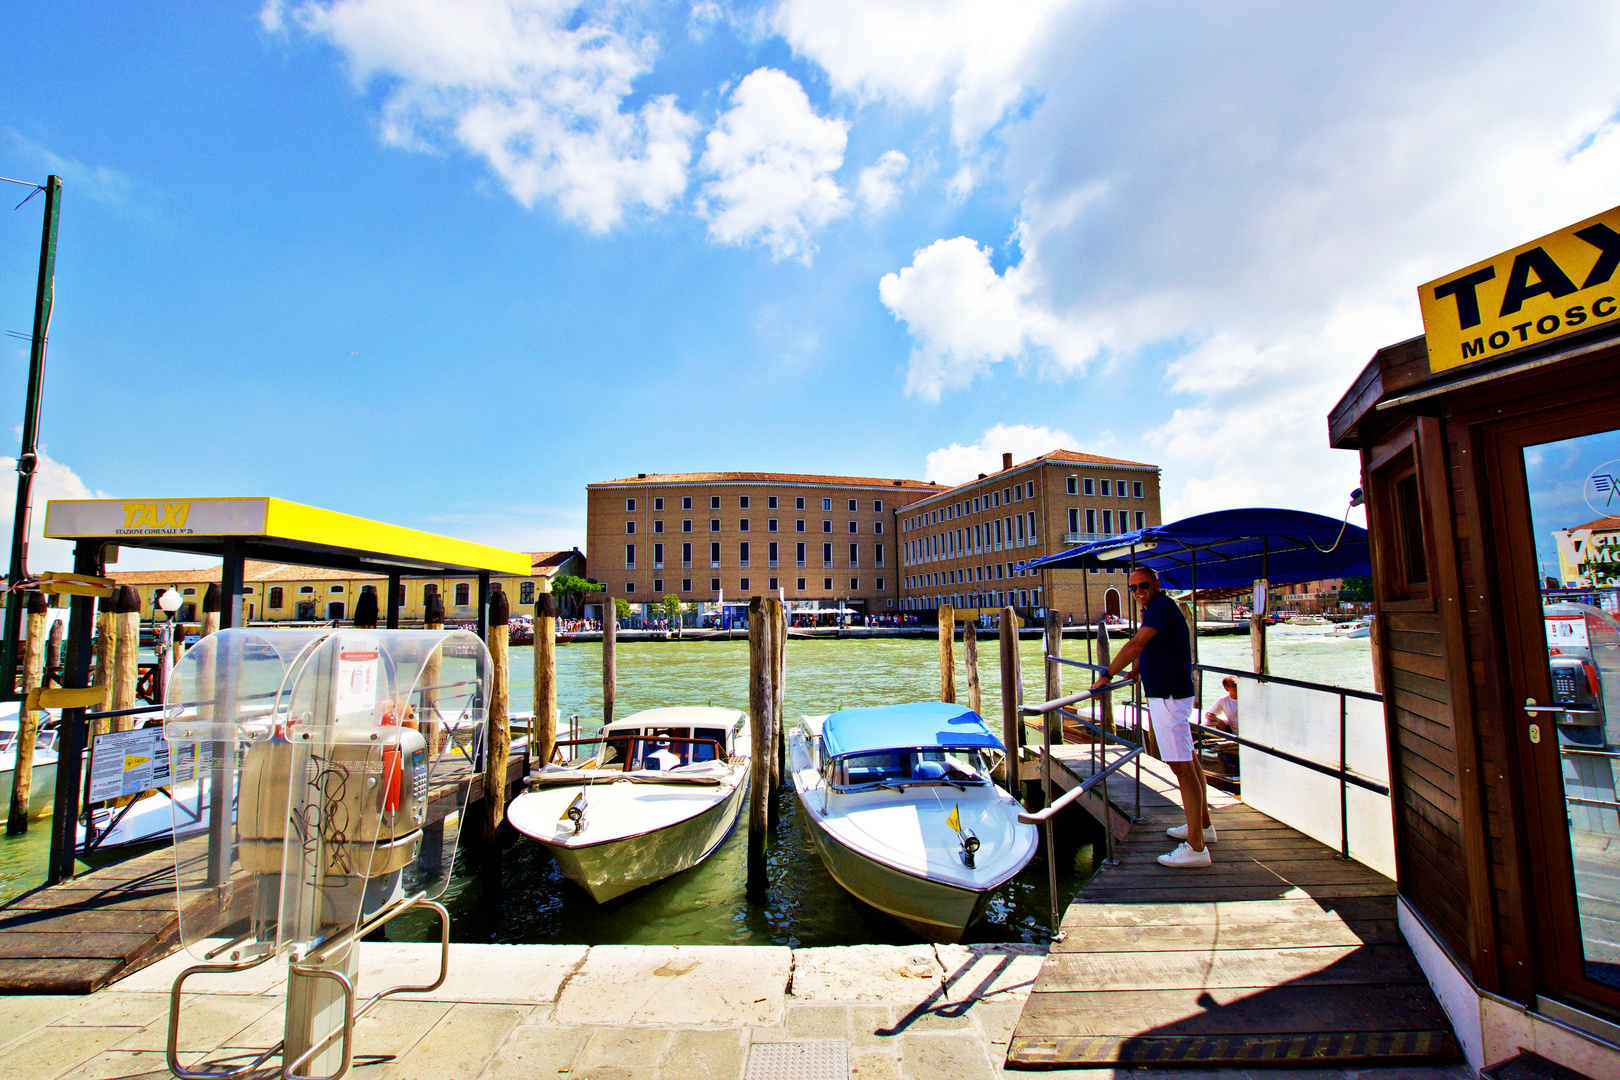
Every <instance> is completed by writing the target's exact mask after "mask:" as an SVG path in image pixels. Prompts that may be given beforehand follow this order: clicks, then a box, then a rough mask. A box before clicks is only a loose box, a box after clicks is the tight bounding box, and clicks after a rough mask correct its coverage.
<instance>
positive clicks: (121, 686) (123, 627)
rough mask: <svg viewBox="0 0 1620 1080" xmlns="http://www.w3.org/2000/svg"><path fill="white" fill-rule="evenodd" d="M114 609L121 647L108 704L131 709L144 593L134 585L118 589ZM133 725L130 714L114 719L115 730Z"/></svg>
mask: <svg viewBox="0 0 1620 1080" xmlns="http://www.w3.org/2000/svg"><path fill="white" fill-rule="evenodd" d="M113 611H114V618H116V619H117V620H118V646H117V649H116V650H115V652H114V653H113V680H112V696H111V700H110V701H109V702H108V703H107V709H108V711H109V712H116V711H118V710H119V709H128V708H131V707H133V706H134V704H135V682H136V680H137V679H138V678H139V677H140V647H141V594H140V593H138V592H136V591H135V586H133V585H125V586H122V587H121V588H120V589H119V590H118V603H117V605H116V606H115V607H114V608H113ZM134 726H135V725H134V722H133V721H132V719H131V718H130V717H128V716H115V717H113V718H112V730H113V731H128V730H129V729H130V728H132V727H134Z"/></svg>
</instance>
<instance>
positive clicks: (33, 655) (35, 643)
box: [6, 592, 49, 836]
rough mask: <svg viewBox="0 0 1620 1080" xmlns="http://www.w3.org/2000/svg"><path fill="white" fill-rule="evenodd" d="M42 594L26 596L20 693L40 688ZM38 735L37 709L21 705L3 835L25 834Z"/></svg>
mask: <svg viewBox="0 0 1620 1080" xmlns="http://www.w3.org/2000/svg"><path fill="white" fill-rule="evenodd" d="M48 612H49V608H47V607H46V606H45V594H44V593H38V592H30V593H29V594H28V647H27V649H26V650H25V651H24V653H23V683H22V693H23V697H24V698H25V699H26V698H27V697H28V691H30V690H33V689H34V688H35V687H38V686H43V685H44V683H43V682H42V681H41V677H42V675H43V673H44V668H45V616H46V614H47V613H48ZM38 734H39V710H38V709H30V708H28V707H27V704H26V702H25V704H24V705H23V708H22V711H21V712H19V713H18V714H17V742H16V762H15V766H16V767H15V768H14V769H13V770H12V773H11V812H10V814H9V815H8V816H7V818H6V835H7V836H14V835H16V834H18V833H25V832H27V831H28V797H29V796H30V795H31V794H33V790H34V739H35V737H36V736H38Z"/></svg>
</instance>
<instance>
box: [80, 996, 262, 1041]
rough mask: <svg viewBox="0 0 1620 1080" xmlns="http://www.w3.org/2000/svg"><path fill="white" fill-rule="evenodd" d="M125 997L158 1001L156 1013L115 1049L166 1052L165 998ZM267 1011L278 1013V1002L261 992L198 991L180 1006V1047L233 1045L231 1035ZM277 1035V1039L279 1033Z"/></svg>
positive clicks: (167, 1013) (167, 1039) (167, 1011)
mask: <svg viewBox="0 0 1620 1080" xmlns="http://www.w3.org/2000/svg"><path fill="white" fill-rule="evenodd" d="M98 996H99V995H98ZM127 996H128V997H133V998H147V999H149V1000H155V1001H156V1002H157V1003H158V1004H159V1009H158V1015H157V1016H156V1018H154V1019H153V1020H152V1022H151V1023H149V1024H148V1025H147V1026H146V1027H144V1028H141V1029H140V1030H139V1031H137V1032H135V1033H134V1034H132V1035H130V1036H129V1038H127V1039H124V1040H123V1041H122V1042H119V1043H118V1044H117V1045H116V1046H114V1049H115V1050H128V1051H156V1052H158V1053H163V1052H164V1051H166V1050H167V1049H168V1047H169V1003H168V1000H167V999H165V998H160V997H158V995H156V994H130V995H127ZM92 1000H94V999H92ZM269 1013H274V1014H275V1015H276V1016H277V1017H279V1016H281V1003H280V1002H279V1001H278V1000H277V999H275V998H273V997H266V996H264V995H262V994H198V995H197V996H196V997H192V998H190V999H189V1000H187V1001H186V1002H185V1003H184V1004H182V1005H181V1007H180V1039H179V1046H180V1049H181V1050H182V1051H185V1052H193V1053H207V1052H209V1051H211V1050H214V1049H216V1048H218V1047H221V1046H228V1045H232V1036H234V1035H236V1034H237V1033H238V1032H241V1031H242V1030H244V1029H246V1028H248V1027H249V1026H251V1025H252V1024H253V1023H254V1021H256V1020H258V1019H259V1018H260V1017H263V1016H265V1015H266V1014H269ZM276 1038H277V1039H279V1038H280V1035H277V1036H276ZM272 1042H274V1040H272ZM265 1045H267V1046H268V1045H271V1044H270V1043H266V1044H265Z"/></svg>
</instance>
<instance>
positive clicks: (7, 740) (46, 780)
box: [0, 702, 56, 818]
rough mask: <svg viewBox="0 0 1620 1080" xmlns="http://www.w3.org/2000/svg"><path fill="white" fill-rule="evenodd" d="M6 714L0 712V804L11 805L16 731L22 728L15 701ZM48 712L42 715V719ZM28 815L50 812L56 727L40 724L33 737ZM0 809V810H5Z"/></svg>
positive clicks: (54, 777) (37, 815) (15, 767)
mask: <svg viewBox="0 0 1620 1080" xmlns="http://www.w3.org/2000/svg"><path fill="white" fill-rule="evenodd" d="M9 709H10V711H9V713H7V714H4V715H0V799H3V800H4V802H0V807H9V806H10V805H11V784H12V781H13V780H14V779H15V778H16V769H17V734H18V731H19V729H20V727H21V721H20V717H19V715H18V712H17V703H16V702H11V703H9ZM46 716H47V714H44V713H42V714H41V717H40V718H41V720H42V721H43V720H44V719H45V718H46ZM28 787H29V790H28V816H29V817H31V818H37V817H44V816H46V815H47V814H49V813H50V812H51V802H52V799H53V798H54V797H55V795H56V729H55V728H45V727H41V728H40V729H39V733H38V734H37V735H36V736H35V737H34V765H33V776H32V779H31V782H30V783H29V785H28ZM4 812H5V811H4V810H3V809H0V813H4Z"/></svg>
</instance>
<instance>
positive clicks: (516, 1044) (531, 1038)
mask: <svg viewBox="0 0 1620 1080" xmlns="http://www.w3.org/2000/svg"><path fill="white" fill-rule="evenodd" d="M590 1036H591V1031H590V1029H588V1028H562V1027H542V1026H540V1025H538V1024H528V1023H524V1024H519V1025H518V1026H517V1027H515V1028H513V1029H512V1034H510V1035H508V1036H507V1037H506V1042H505V1043H503V1044H501V1048H500V1050H499V1051H498V1052H497V1053H496V1054H495V1058H494V1060H492V1061H491V1062H490V1063H489V1071H488V1072H486V1073H485V1074H484V1076H485V1078H486V1080H534V1078H536V1077H542V1076H558V1075H566V1074H567V1073H568V1072H569V1070H571V1069H572V1068H573V1067H574V1063H575V1062H577V1061H578V1060H579V1053H580V1051H581V1050H583V1049H584V1048H585V1042H586V1040H587V1039H589V1038H590Z"/></svg>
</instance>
